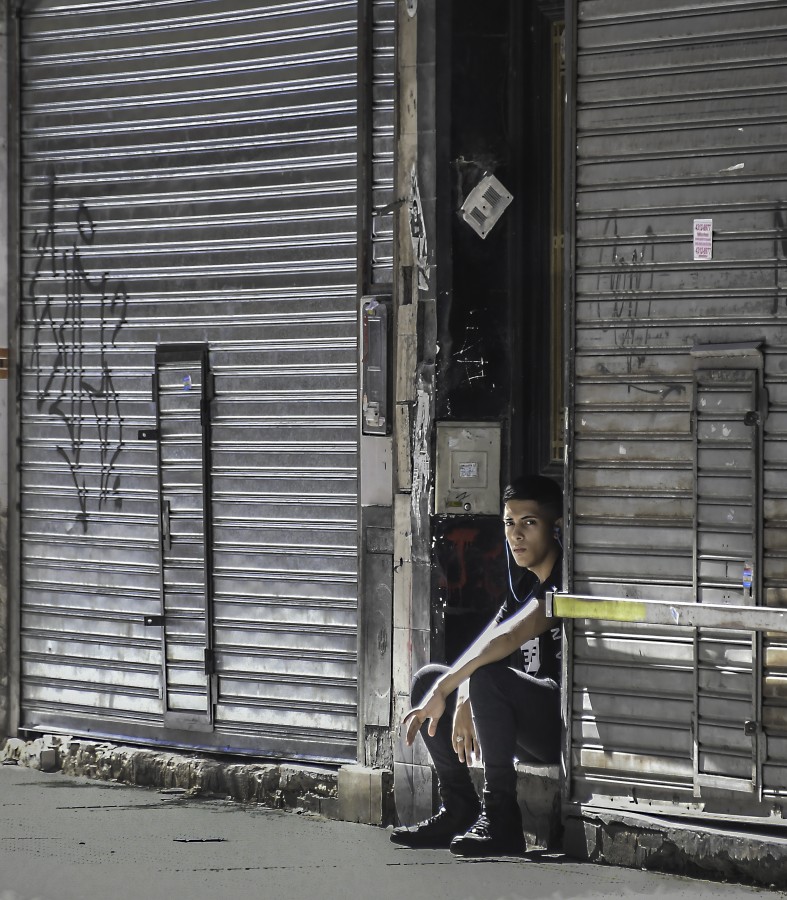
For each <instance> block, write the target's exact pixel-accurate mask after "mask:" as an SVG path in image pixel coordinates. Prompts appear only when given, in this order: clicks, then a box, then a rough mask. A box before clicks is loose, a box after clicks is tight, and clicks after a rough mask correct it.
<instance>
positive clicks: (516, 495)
mask: <svg viewBox="0 0 787 900" xmlns="http://www.w3.org/2000/svg"><path fill="white" fill-rule="evenodd" d="M509 500H534V501H535V502H536V503H537V504H538V505H539V506H540V507H541V509H542V510H543V511H544V513H546V515H548V516H550V518H551V519H552V520H553V521H554V520H555V519H559V518H560V517H561V516H562V515H563V492H562V491H561V490H560V487H559V486H558V484H557V482H555V481H553V480H552V479H551V478H547V477H546V476H545V475H522V476H520V477H519V478H515V479H514V480H513V481H512V482H511V484H509V485H507V486H506V488H505V490H504V491H503V503H508V501H509Z"/></svg>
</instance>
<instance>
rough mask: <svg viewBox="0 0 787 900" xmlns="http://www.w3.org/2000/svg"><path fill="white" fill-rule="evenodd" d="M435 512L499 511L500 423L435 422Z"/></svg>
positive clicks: (469, 513) (444, 513)
mask: <svg viewBox="0 0 787 900" xmlns="http://www.w3.org/2000/svg"><path fill="white" fill-rule="evenodd" d="M435 513H436V514H437V515H465V516H472V515H499V513H500V425H499V424H498V423H495V422H438V423H437V484H436V488H435Z"/></svg>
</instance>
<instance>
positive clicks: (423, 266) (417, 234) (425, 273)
mask: <svg viewBox="0 0 787 900" xmlns="http://www.w3.org/2000/svg"><path fill="white" fill-rule="evenodd" d="M409 205H410V238H411V240H412V242H413V259H414V260H415V264H416V268H417V269H418V287H419V289H420V290H422V291H426V290H429V269H430V267H429V263H428V262H427V258H428V249H427V245H426V225H425V224H424V212H423V209H422V207H421V192H420V190H419V189H418V173H417V172H416V170H415V163H413V167H412V169H411V171H410V204H409Z"/></svg>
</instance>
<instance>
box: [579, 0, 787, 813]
mask: <svg viewBox="0 0 787 900" xmlns="http://www.w3.org/2000/svg"><path fill="white" fill-rule="evenodd" d="M577 10H578V23H577V98H578V105H577V157H576V172H577V175H576V178H577V183H576V209H577V213H576V307H575V335H576V380H575V385H574V387H573V391H574V471H573V478H574V482H575V494H574V498H573V500H574V512H575V518H574V528H575V532H574V557H573V564H574V582H573V588H574V590H576V591H577V592H578V593H587V594H594V595H606V596H618V597H624V596H628V597H637V596H640V597H646V598H653V599H671V600H675V601H691V600H693V599H694V588H693V556H692V551H693V543H694V533H693V514H694V486H693V466H694V454H695V442H694V436H693V434H692V430H691V412H692V390H693V389H692V385H693V378H694V375H693V370H692V358H691V353H690V351H691V348H692V345H693V344H694V343H695V342H708V343H712V342H731V341H760V340H763V338H764V339H765V348H764V355H765V382H766V387H767V389H768V391H769V393H770V415H769V417H768V418H767V420H766V422H765V442H764V453H765V475H764V478H765V500H764V515H765V525H766V527H765V538H764V540H765V548H766V549H765V563H764V584H765V594H764V596H765V602H767V603H769V604H773V605H781V604H783V603H784V598H785V596H787V593H786V592H785V586H786V585H787V566H786V565H785V557H786V556H787V554H785V549H784V541H783V539H782V538H780V537H779V535H780V533H781V530H782V526H783V523H784V521H785V519H787V490H785V484H787V481H786V480H785V477H784V475H785V472H784V470H785V462H786V461H787V454H785V449H784V448H785V447H787V443H785V438H787V419H786V418H785V415H784V412H783V409H784V407H785V403H786V402H787V386H786V385H785V381H786V379H785V375H784V371H785V370H787V352H786V351H787V332H786V331H785V329H784V327H783V323H782V320H783V318H784V315H785V312H786V311H787V307H785V299H786V298H785V284H786V282H787V252H786V251H785V236H787V229H786V228H785V222H786V221H787V217H786V216H785V212H784V209H785V205H786V204H787V177H785V172H787V165H786V163H787V156H786V154H785V150H784V147H785V137H787V130H785V120H784V104H785V93H786V92H787V52H785V51H787V7H785V5H784V3H782V2H781V0H758V2H753V0H722V2H718V0H698V2H696V3H692V4H686V3H684V2H683V0H648V2H647V3H638V4H631V3H630V2H628V0H578V3H577ZM695 218H712V219H713V230H714V253H713V260H712V261H706V262H694V261H693V255H692V224H693V219H695ZM766 647H767V649H766V651H765V652H766V662H767V665H768V670H767V673H766V678H765V686H764V695H765V704H766V712H765V724H766V729H770V733H769V735H768V748H769V753H770V754H771V756H770V757H769V760H768V761H766V765H765V770H764V771H765V775H764V777H765V790H766V793H767V792H768V791H769V790H770V789H773V788H774V787H775V779H781V781H780V787H781V788H782V789H785V788H787V781H785V776H784V775H783V771H784V769H783V768H781V769H778V763H779V761H780V760H781V761H785V760H787V740H786V739H785V738H784V737H778V738H777V737H776V733H775V732H774V731H773V729H774V728H776V727H778V729H779V734H780V735H785V734H786V733H787V732H785V722H787V716H785V705H786V704H785V698H787V691H785V690H784V688H783V685H784V684H785V683H787V650H786V649H785V648H786V647H787V644H786V643H785V642H784V641H783V640H780V641H779V642H776V641H775V640H774V639H771V641H770V642H768V641H766ZM572 665H573V684H572V708H573V732H572V736H571V746H572V760H571V763H572V796H573V797H574V798H575V799H580V800H584V801H587V802H599V803H602V804H603V803H610V802H612V803H615V802H623V803H628V802H637V801H639V802H640V803H642V802H644V803H651V802H652V803H654V804H663V805H665V806H671V805H674V804H678V805H681V804H687V805H690V804H691V803H692V802H693V777H694V773H693V771H692V770H693V760H692V731H691V722H692V714H693V710H694V704H695V696H694V690H695V676H694V648H693V638H692V637H691V636H690V635H688V634H686V633H679V632H678V630H677V629H671V628H658V627H653V626H626V625H622V624H611V623H599V622H596V623H591V622H584V623H582V622H579V623H576V625H575V637H574V654H573V658H572ZM774 754H778V758H774V757H773V755H774ZM769 762H772V763H774V766H773V768H769ZM779 773H782V774H779ZM616 798H617V799H616ZM640 808H641V807H640Z"/></svg>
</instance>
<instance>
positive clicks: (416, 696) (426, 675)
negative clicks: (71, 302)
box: [410, 663, 447, 706]
mask: <svg viewBox="0 0 787 900" xmlns="http://www.w3.org/2000/svg"><path fill="white" fill-rule="evenodd" d="M445 671H447V666H441V665H438V664H437V663H429V664H428V665H426V666H423V668H421V669H419V670H418V671H417V672H416V673H415V675H413V684H412V687H411V688H410V703H411V704H412V705H413V706H420V705H421V701H422V700H423V699H424V697H425V696H426V694H427V691H429V689H430V688H431V687H432V685H433V684H434V683H435V681H437V679H438V678H439V677H440V676H441V675H442V674H443V673H444V672H445Z"/></svg>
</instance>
